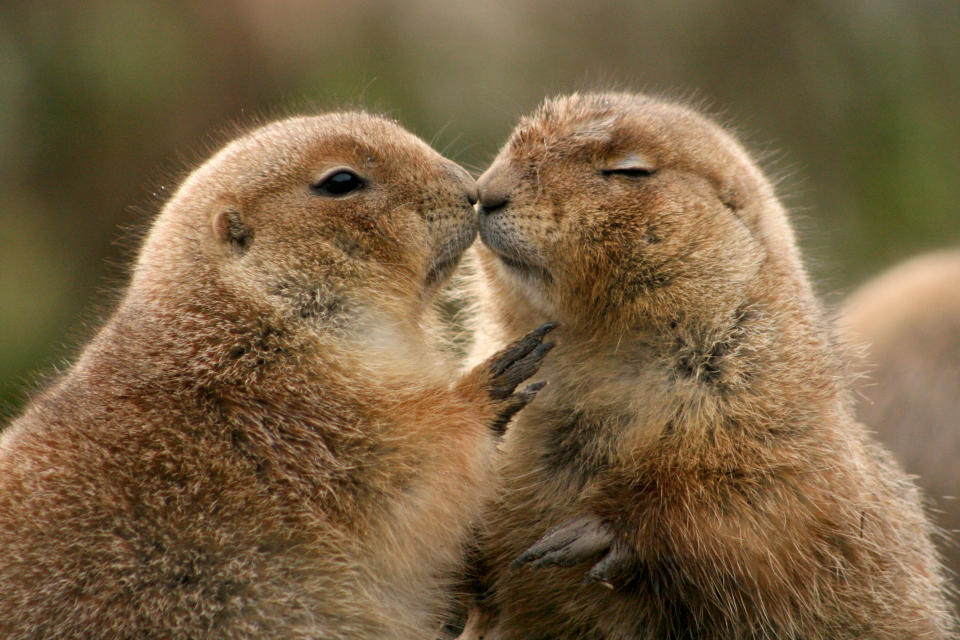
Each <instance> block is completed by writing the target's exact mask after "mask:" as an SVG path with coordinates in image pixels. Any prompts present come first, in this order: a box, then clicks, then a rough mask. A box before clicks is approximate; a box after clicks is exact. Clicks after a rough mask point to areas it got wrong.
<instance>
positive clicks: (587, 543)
mask: <svg viewBox="0 0 960 640" xmlns="http://www.w3.org/2000/svg"><path fill="white" fill-rule="evenodd" d="M583 562H595V564H594V565H593V566H592V567H591V568H590V570H589V571H588V572H587V573H586V575H585V576H584V577H583V584H602V585H603V586H605V587H607V588H608V589H615V588H622V587H625V586H626V585H628V584H630V581H631V579H632V578H633V577H634V576H635V574H636V571H637V567H638V564H637V562H636V558H635V557H634V554H633V553H632V552H631V550H630V548H629V547H628V546H627V545H626V544H624V543H623V542H622V541H619V540H617V539H616V538H615V537H614V535H613V532H612V531H611V530H610V528H609V527H607V526H606V525H605V524H603V523H602V522H600V520H598V519H597V518H596V517H594V516H592V515H587V516H580V517H579V518H574V519H573V520H568V521H567V522H565V523H564V524H562V525H560V526H559V527H557V528H555V529H553V530H551V531H550V532H549V533H547V534H546V535H545V536H543V537H542V538H540V539H539V540H538V541H537V542H536V543H534V545H533V546H531V547H530V548H529V549H527V550H526V551H524V552H523V554H521V555H520V557H519V558H517V559H516V560H514V561H513V562H512V563H511V565H510V566H511V567H512V568H517V567H520V566H523V565H527V566H530V567H534V568H537V567H573V566H576V565H578V564H581V563H583Z"/></svg>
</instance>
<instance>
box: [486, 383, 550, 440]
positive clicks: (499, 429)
mask: <svg viewBox="0 0 960 640" xmlns="http://www.w3.org/2000/svg"><path fill="white" fill-rule="evenodd" d="M545 386H547V382H546V380H541V381H540V382H534V383H533V384H531V385H528V386H527V387H525V388H524V389H523V390H522V391H520V392H518V393H515V394H513V395H512V396H511V397H510V400H509V402H508V403H507V406H505V407H504V408H503V410H502V411H501V412H500V414H499V415H498V416H497V418H496V420H494V421H493V424H492V425H491V428H492V429H493V431H494V432H495V433H497V434H499V435H503V432H504V431H506V430H507V424H508V423H509V422H510V418H512V417H513V416H514V414H515V413H516V412H517V411H520V409H523V408H524V407H525V406H527V405H528V404H530V402H531V401H532V400H533V399H534V398H536V397H537V392H538V391H540V389H543V388H544V387H545Z"/></svg>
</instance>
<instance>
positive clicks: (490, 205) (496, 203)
mask: <svg viewBox="0 0 960 640" xmlns="http://www.w3.org/2000/svg"><path fill="white" fill-rule="evenodd" d="M477 187H479V188H480V208H479V209H478V211H479V212H480V214H481V215H483V214H489V213H493V212H495V211H497V210H499V209H503V207H504V206H506V204H507V203H508V202H509V201H510V191H511V190H512V189H513V181H512V180H511V179H510V173H509V171H507V167H506V166H505V165H504V164H503V163H502V162H501V161H496V162H494V163H493V164H492V165H491V166H490V168H489V169H487V170H486V172H484V174H483V175H482V176H480V178H479V179H478V180H477Z"/></svg>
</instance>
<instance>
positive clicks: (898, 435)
mask: <svg viewBox="0 0 960 640" xmlns="http://www.w3.org/2000/svg"><path fill="white" fill-rule="evenodd" d="M840 326H841V329H843V330H844V331H845V332H846V333H847V335H849V339H850V340H851V341H852V342H854V343H859V344H864V345H865V346H866V347H867V357H866V359H867V361H868V362H869V368H868V373H869V375H868V376H866V377H864V378H862V379H860V380H859V381H858V384H857V387H856V390H857V396H856V401H857V405H856V409H857V417H858V418H859V419H860V420H861V421H862V422H863V423H864V424H866V425H867V426H869V427H870V428H871V429H876V431H877V436H878V437H879V439H880V440H881V441H882V442H884V443H885V444H886V445H887V446H888V447H890V449H892V450H893V453H894V454H895V455H896V456H897V458H898V459H899V460H900V461H901V462H902V463H903V465H904V466H905V467H906V469H907V471H908V472H910V473H913V474H916V475H917V477H918V479H917V482H918V483H919V484H920V486H921V487H922V488H923V490H924V491H925V493H926V494H927V496H928V497H929V498H930V501H931V506H932V507H933V508H932V515H931V517H932V519H933V520H934V522H935V523H936V524H938V525H939V526H941V527H942V528H944V529H945V530H946V532H947V535H946V536H945V537H944V536H941V537H938V538H936V539H935V541H936V542H940V543H941V544H940V548H941V550H942V552H943V554H944V555H945V557H946V560H947V567H948V568H949V569H950V571H951V573H952V574H953V576H952V582H953V585H954V591H955V594H954V597H955V598H956V591H957V590H960V545H958V542H957V540H956V532H957V531H960V462H958V461H960V251H958V250H952V251H941V252H937V253H932V254H928V255H924V256H921V257H918V258H914V259H913V260H909V261H907V262H905V263H904V264H902V265H899V266H897V267H894V268H893V269H891V270H890V271H888V272H887V273H884V274H882V275H880V276H878V277H876V278H874V279H873V280H871V281H869V282H867V283H866V284H864V285H863V286H862V287H860V288H859V289H858V290H857V291H855V292H854V293H853V294H851V295H850V297H849V298H848V299H847V301H846V303H845V305H844V307H843V310H842V312H841V315H840Z"/></svg>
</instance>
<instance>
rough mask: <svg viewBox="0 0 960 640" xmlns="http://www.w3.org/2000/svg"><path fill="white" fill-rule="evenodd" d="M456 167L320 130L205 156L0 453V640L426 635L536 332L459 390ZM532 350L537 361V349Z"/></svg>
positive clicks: (292, 122)
mask: <svg viewBox="0 0 960 640" xmlns="http://www.w3.org/2000/svg"><path fill="white" fill-rule="evenodd" d="M475 200H476V186H475V183H474V181H473V180H472V179H471V178H470V177H469V176H468V175H467V173H466V172H465V171H464V170H463V169H461V168H460V167H458V166H457V165H455V164H454V163H452V162H450V161H448V160H446V159H444V158H443V157H441V156H440V155H439V154H437V153H436V152H435V151H433V150H432V149H430V148H429V147H428V146H427V145H426V144H425V143H424V142H423V141H421V140H420V139H418V138H416V137H415V136H413V135H412V134H410V133H408V132H406V131H404V130H403V129H402V128H401V127H399V126H397V125H396V124H394V123H393V122H390V121H387V120H384V119H382V118H379V117H374V116H370V115H366V114H363V113H332V114H327V115H322V116H316V117H304V118H293V119H289V120H284V121H280V122H277V123H274V124H270V125H268V126H265V127H263V128H260V129H257V130H255V131H253V132H251V133H249V134H248V135H246V136H244V137H242V138H240V139H238V140H236V141H234V142H232V143H231V144H229V145H227V146H226V147H225V148H224V149H223V150H221V151H220V152H219V153H217V154H216V155H215V156H214V157H213V158H212V159H211V160H209V161H208V162H207V163H205V164H204V165H202V166H201V167H200V168H199V169H197V170H196V171H195V172H194V173H193V174H191V176H190V177H189V178H188V179H187V180H186V181H185V182H184V183H183V185H182V186H181V187H180V188H179V189H178V191H177V193H176V194H175V195H174V196H173V198H172V199H171V200H170V202H169V203H168V204H167V205H166V206H165V207H164V208H163V210H162V212H161V213H160V214H159V216H158V218H157V220H156V222H155V223H154V225H153V228H152V230H151V231H150V234H149V236H148V237H147V239H146V242H145V244H144V246H143V248H142V250H141V252H140V255H139V259H138V261H137V263H136V266H135V269H134V273H133V277H132V281H131V283H130V285H129V288H128V290H127V291H126V293H125V296H124V298H123V300H122V301H121V303H120V305H119V307H118V308H117V310H116V312H115V313H114V314H113V315H112V317H111V318H110V319H109V320H108V321H107V322H106V324H105V326H104V327H103V329H102V330H101V331H100V332H99V333H98V334H97V336H96V337H95V338H94V339H93V340H92V342H91V343H90V344H89V345H88V346H87V347H86V349H85V350H84V351H83V353H82V355H81V356H80V358H79V360H78V361H77V363H76V364H75V365H74V366H73V367H72V368H71V369H70V370H69V371H67V372H66V373H65V374H64V375H63V376H62V377H61V378H60V379H59V380H58V381H57V382H55V383H54V384H53V385H52V386H51V387H50V388H49V389H47V390H46V391H45V392H43V393H42V394H40V395H38V396H37V397H36V398H35V399H34V400H33V402H32V403H31V404H30V405H29V406H28V407H27V409H26V410H25V412H24V414H23V415H22V416H21V417H20V418H18V419H17V420H15V421H14V422H13V424H12V425H10V426H9V427H8V428H7V430H6V431H5V432H4V433H3V436H2V440H0V584H2V585H3V587H2V588H0V636H2V637H4V638H8V639H10V638H17V639H26V638H44V639H46V640H49V639H51V638H128V637H137V638H198V637H204V638H251V637H256V638H278V639H279V638H284V639H287V640H289V639H292V638H303V639H306V638H311V639H315V638H321V637H322V638H342V639H347V638H350V639H355V638H378V639H379V638H397V639H400V638H403V639H407V638H414V637H423V638H429V637H432V636H433V633H434V630H435V627H436V624H437V623H438V620H437V617H438V616H439V615H440V614H441V611H442V608H443V607H444V606H445V604H444V601H443V597H442V587H443V581H444V576H446V575H448V574H449V573H450V572H451V571H452V570H453V569H454V568H455V567H457V566H458V564H459V563H460V561H461V551H460V547H461V544H462V543H463V542H464V538H465V537H466V536H467V534H468V528H469V526H470V524H471V522H472V519H473V518H474V516H475V515H476V514H477V512H478V510H479V508H480V506H481V501H482V499H483V496H484V495H485V489H486V487H487V485H488V482H489V467H490V462H489V457H490V454H491V453H492V451H493V449H494V446H495V440H496V435H495V434H496V432H499V431H501V430H502V429H503V427H504V425H505V423H506V421H507V420H508V419H509V418H510V416H511V415H512V414H513V413H514V412H516V411H517V410H519V409H520V408H521V407H522V406H523V405H524V404H525V403H526V402H528V401H529V400H530V399H531V398H532V397H533V395H534V394H535V393H536V390H537V388H538V387H537V386H535V385H531V387H528V388H527V389H525V390H522V391H518V392H516V393H514V389H515V388H516V386H517V385H518V384H519V383H520V382H522V381H523V380H524V379H525V378H527V377H528V376H530V375H532V374H533V373H534V372H535V371H536V368H537V366H538V364H539V362H540V360H541V359H542V357H543V355H544V354H545V352H546V350H547V349H549V345H541V344H540V342H541V339H542V337H543V334H544V333H545V331H546V330H548V329H549V327H547V328H546V329H542V330H540V331H539V332H535V333H534V334H531V335H530V336H528V337H527V338H526V339H524V340H523V341H521V342H519V343H517V344H515V345H514V346H513V348H512V349H510V350H507V351H504V352H501V353H500V354H499V355H497V356H495V357H494V358H493V359H491V360H490V361H489V362H487V363H485V364H483V365H480V366H478V367H476V368H475V369H474V370H473V371H471V372H469V373H468V374H467V375H465V376H463V377H461V378H459V379H457V376H456V373H455V371H456V365H455V363H452V362H448V361H447V360H446V359H445V358H444V357H443V356H442V355H441V353H440V352H439V351H438V350H437V349H435V348H433V347H432V346H431V337H430V328H429V324H430V303H431V300H432V297H433V294H434V292H435V291H436V289H437V287H438V286H439V285H440V284H441V283H442V282H443V281H444V280H445V279H446V277H447V275H448V274H449V272H450V271H451V270H452V269H453V268H454V267H455V265H456V263H457V262H458V260H459V258H460V256H461V254H462V252H463V251H464V250H465V249H466V248H467V246H469V244H470V243H471V242H472V241H473V239H474V237H475V235H476V217H475V212H474V210H473V207H472V204H473V203H474V202H475ZM538 345H539V346H538Z"/></svg>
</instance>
